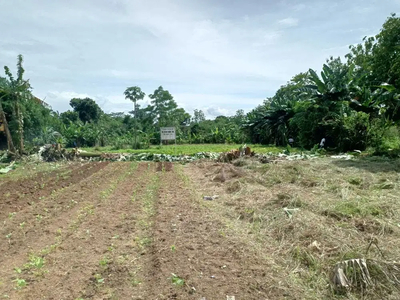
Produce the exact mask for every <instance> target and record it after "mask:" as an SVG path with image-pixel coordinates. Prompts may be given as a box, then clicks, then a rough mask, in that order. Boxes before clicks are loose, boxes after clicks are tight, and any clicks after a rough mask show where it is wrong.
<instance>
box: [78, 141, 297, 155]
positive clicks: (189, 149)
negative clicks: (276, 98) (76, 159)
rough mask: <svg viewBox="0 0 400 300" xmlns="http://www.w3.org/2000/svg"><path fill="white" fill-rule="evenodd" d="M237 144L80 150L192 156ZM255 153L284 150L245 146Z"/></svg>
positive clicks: (226, 148) (236, 145)
mask: <svg viewBox="0 0 400 300" xmlns="http://www.w3.org/2000/svg"><path fill="white" fill-rule="evenodd" d="M241 146H242V145H239V144H184V145H163V146H159V145H158V146H151V147H150V148H148V149H137V150H135V149H119V150H115V149H113V148H112V147H91V148H81V149H82V150H84V151H88V152H108V153H154V154H169V155H194V154H196V153H199V152H226V151H229V150H232V149H239V147H241ZM247 146H249V147H250V148H251V150H252V151H255V152H256V153H269V152H272V153H280V152H283V151H285V150H286V148H284V147H275V146H265V145H251V144H249V145H247ZM299 151H300V150H299V149H296V148H293V152H299Z"/></svg>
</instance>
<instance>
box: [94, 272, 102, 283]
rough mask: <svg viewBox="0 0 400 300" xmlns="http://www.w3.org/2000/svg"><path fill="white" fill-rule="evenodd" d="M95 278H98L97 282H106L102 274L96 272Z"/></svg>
mask: <svg viewBox="0 0 400 300" xmlns="http://www.w3.org/2000/svg"><path fill="white" fill-rule="evenodd" d="M94 279H95V280H96V282H97V283H100V284H102V283H104V278H103V277H102V276H101V274H96V275H94Z"/></svg>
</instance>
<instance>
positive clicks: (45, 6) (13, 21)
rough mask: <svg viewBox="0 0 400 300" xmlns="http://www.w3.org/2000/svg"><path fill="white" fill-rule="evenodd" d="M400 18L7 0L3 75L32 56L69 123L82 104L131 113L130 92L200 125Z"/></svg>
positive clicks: (36, 76)
mask: <svg viewBox="0 0 400 300" xmlns="http://www.w3.org/2000/svg"><path fill="white" fill-rule="evenodd" d="M391 12H395V13H399V12H400V0H380V1H374V0H353V1H348V0H347V1H325V0H304V1H292V0H282V1H279V0H276V1H274V0H0V28H1V31H0V66H3V65H8V66H10V67H11V68H12V70H15V68H14V66H15V63H16V57H17V55H18V54H22V55H24V59H25V63H24V67H25V69H26V78H29V79H30V82H31V85H32V86H33V88H34V94H35V95H36V96H37V97H39V98H42V99H44V98H45V101H46V102H47V103H49V104H50V105H51V106H52V107H53V109H54V110H58V111H60V112H62V111H65V110H67V109H69V108H70V107H69V100H70V99H71V98H73V97H90V98H92V99H94V100H96V102H97V103H98V104H99V105H100V106H101V107H102V109H103V110H104V111H105V112H111V111H114V112H117V111H128V110H130V109H131V108H132V103H131V102H129V101H128V100H125V99H124V96H123V92H124V90H125V88H126V87H128V86H135V85H137V86H140V87H141V88H142V90H143V91H144V92H145V93H146V94H151V93H152V92H153V91H154V90H155V89H156V88H157V87H158V86H160V85H162V86H163V87H164V89H167V90H169V91H170V92H171V94H172V95H173V96H174V98H175V100H176V101H177V102H178V105H179V106H181V107H183V108H185V109H186V110H187V111H188V112H190V113H192V111H193V109H195V108H197V109H203V110H204V112H205V113H206V115H207V116H209V117H214V116H217V115H221V114H223V115H230V114H234V112H235V111H236V110H237V109H244V110H245V111H248V110H250V109H252V108H254V107H255V106H256V105H258V104H260V103H262V101H263V99H265V98H266V97H269V96H273V95H274V93H275V91H276V90H277V89H278V88H279V86H281V85H282V84H285V83H286V82H287V81H288V80H289V79H290V78H291V77H292V76H293V75H295V74H297V73H299V72H303V71H307V70H308V69H309V68H313V69H320V68H321V66H322V64H323V63H324V62H325V59H326V58H328V57H329V56H331V55H333V56H339V55H344V54H345V53H347V52H348V46H349V45H350V44H355V43H359V42H360V41H361V39H362V38H363V37H364V36H368V35H375V34H376V33H378V32H379V30H380V28H381V26H382V24H383V23H384V21H385V20H386V18H387V17H388V16H389V15H390V13H391ZM145 101H148V99H147V100H145ZM145 101H143V102H142V104H145V103H146V102H145Z"/></svg>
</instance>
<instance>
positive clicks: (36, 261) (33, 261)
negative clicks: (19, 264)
mask: <svg viewBox="0 0 400 300" xmlns="http://www.w3.org/2000/svg"><path fill="white" fill-rule="evenodd" d="M44 263H45V260H44V258H43V257H40V256H36V255H34V254H30V255H29V262H28V263H27V264H25V265H24V267H25V268H26V269H32V268H35V269H41V268H43V266H44Z"/></svg>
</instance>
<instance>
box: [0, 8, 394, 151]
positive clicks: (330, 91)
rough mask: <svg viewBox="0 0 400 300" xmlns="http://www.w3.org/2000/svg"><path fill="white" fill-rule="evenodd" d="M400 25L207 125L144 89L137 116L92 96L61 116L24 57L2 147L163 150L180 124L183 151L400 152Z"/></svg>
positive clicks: (2, 106)
mask: <svg viewBox="0 0 400 300" xmlns="http://www.w3.org/2000/svg"><path fill="white" fill-rule="evenodd" d="M399 49H400V18H398V17H397V16H396V15H395V14H392V15H390V16H389V17H388V19H387V20H386V22H385V23H384V24H383V26H382V29H381V30H380V32H379V33H378V34H377V35H376V36H374V37H365V38H364V39H363V41H362V42H361V43H360V44H358V45H352V46H350V49H349V53H348V54H347V55H346V56H345V59H344V60H342V59H341V58H340V57H337V58H335V57H330V58H329V59H327V60H326V63H325V64H324V65H323V66H322V71H321V72H320V73H319V74H318V73H317V72H316V71H315V70H312V69H309V70H307V71H305V72H302V73H299V74H297V75H295V76H293V78H292V79H291V80H289V81H288V82H287V84H285V85H283V86H281V87H280V88H279V89H278V91H277V92H276V93H275V95H274V96H273V97H269V98H267V99H265V100H264V102H263V103H262V104H261V105H259V106H257V107H256V108H254V109H253V110H251V111H250V112H248V113H247V114H245V113H244V111H243V110H238V111H237V112H236V114H235V115H234V116H231V117H226V116H218V117H216V118H215V119H214V120H207V119H206V118H205V115H204V112H203V111H201V110H194V113H193V115H190V114H189V113H188V112H186V111H185V110H184V109H183V108H180V107H178V105H177V103H176V101H175V100H174V97H173V96H172V94H171V93H170V92H169V91H168V90H166V89H164V88H163V87H162V86H159V87H158V88H157V89H155V90H154V92H153V93H151V94H149V95H148V96H149V98H150V100H151V101H150V104H149V105H147V106H145V107H141V105H140V104H139V103H138V102H140V101H141V100H143V99H144V97H145V93H144V92H143V91H142V90H141V88H140V87H138V86H132V87H128V88H127V89H126V90H125V91H124V92H123V94H124V96H125V98H126V99H127V101H132V102H133V110H132V111H131V112H129V113H110V114H107V113H104V112H103V111H102V110H101V108H100V107H99V105H98V104H97V103H96V102H95V101H94V100H93V99H90V98H84V99H81V98H74V99H71V100H70V106H71V109H70V110H68V111H66V112H63V113H58V112H55V111H54V110H52V109H51V107H49V106H48V105H47V104H46V103H45V102H43V101H41V100H40V99H38V98H36V97H35V96H34V95H33V92H32V87H31V85H30V83H29V80H26V79H24V72H25V71H24V68H23V57H22V55H19V56H18V59H17V71H16V75H15V76H14V75H13V74H12V72H11V70H10V69H9V68H8V67H4V71H5V76H4V77H0V130H1V132H2V133H3V134H2V133H1V132H0V147H3V148H6V147H7V148H8V149H9V150H10V152H13V153H20V154H22V153H24V151H26V148H31V147H34V146H37V145H42V144H47V143H60V144H63V145H65V146H69V147H71V146H73V145H75V144H77V145H79V146H112V147H114V148H115V149H121V148H128V147H129V148H145V147H149V146H150V145H151V144H159V142H160V133H159V129H160V127H164V126H175V127H176V131H177V142H178V143H260V144H275V145H278V146H286V145H287V144H288V139H289V138H292V139H294V141H295V142H294V144H295V146H297V147H301V148H304V149H311V148H313V147H315V145H316V144H317V143H318V142H319V141H320V140H321V139H322V138H325V139H326V146H327V147H328V148H332V149H333V150H336V151H348V150H354V149H358V150H365V149H367V148H368V147H372V148H374V149H376V151H378V152H379V151H381V152H382V151H385V150H387V149H389V148H393V147H397V148H400V142H399V141H400V139H399V132H398V126H397V125H398V121H399V120H400V111H399V106H400V55H399Z"/></svg>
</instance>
